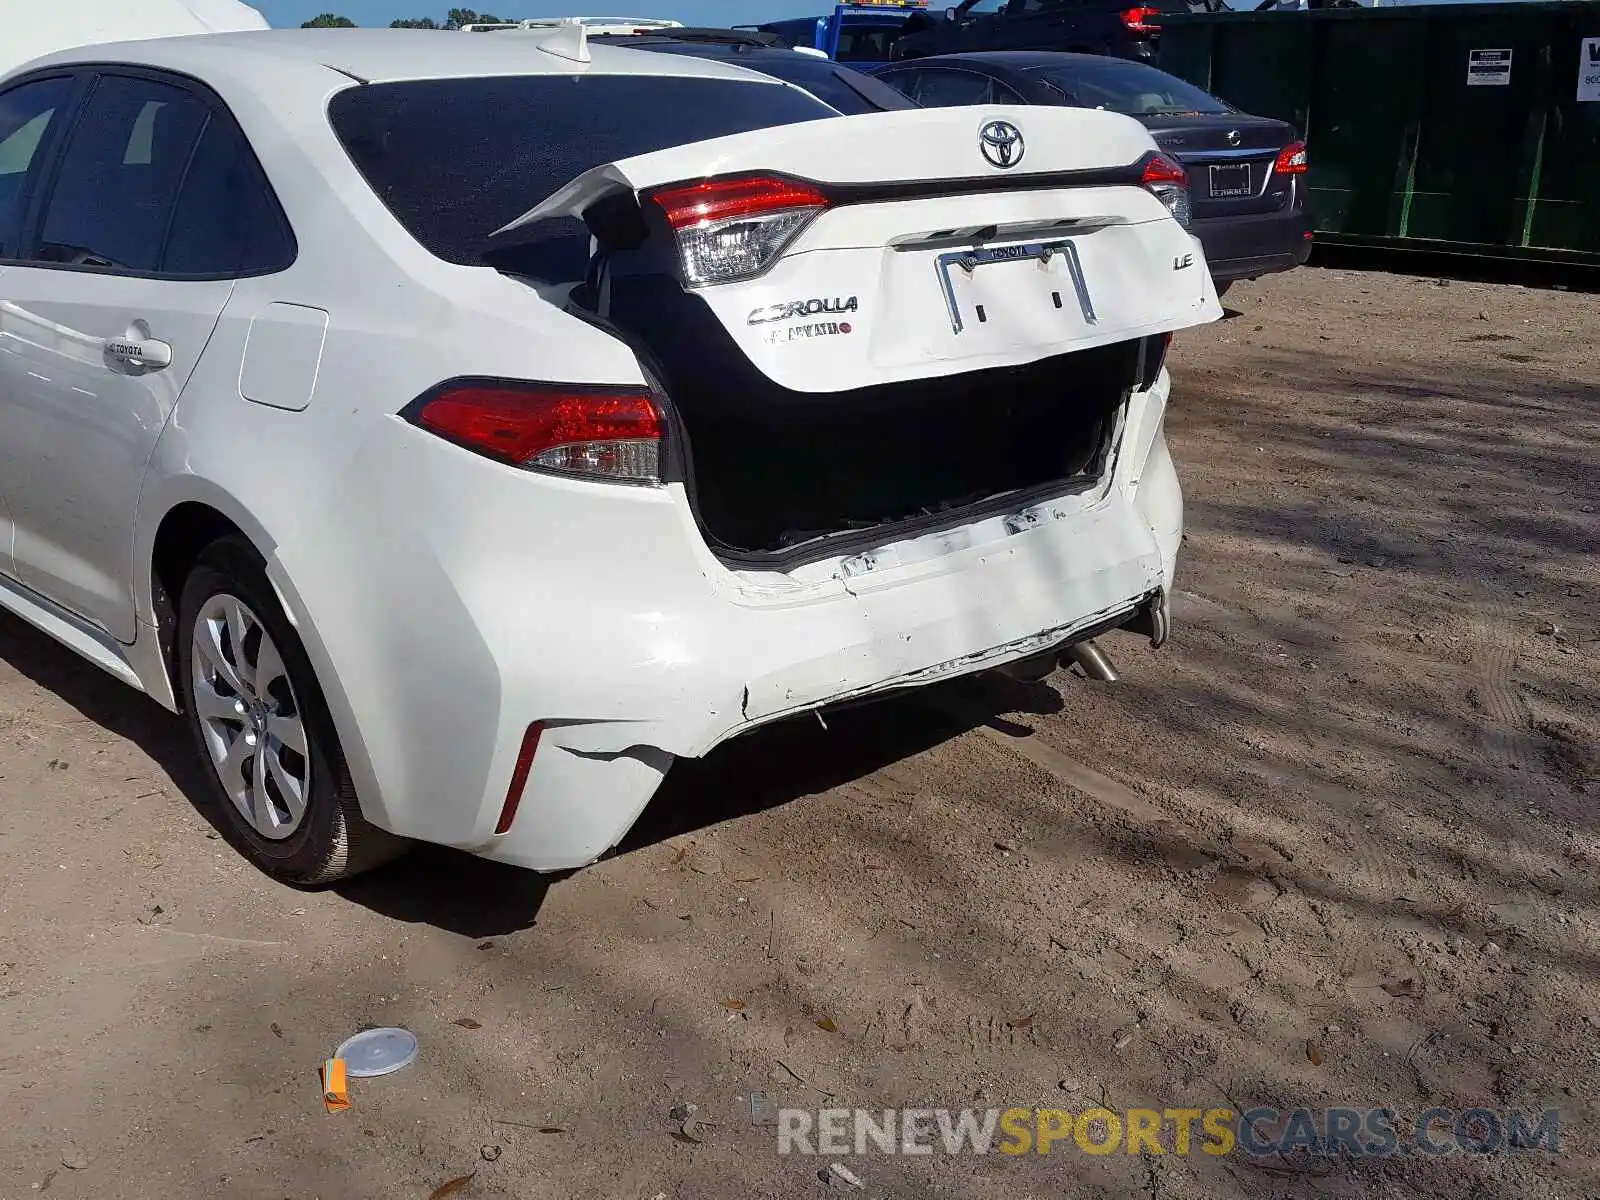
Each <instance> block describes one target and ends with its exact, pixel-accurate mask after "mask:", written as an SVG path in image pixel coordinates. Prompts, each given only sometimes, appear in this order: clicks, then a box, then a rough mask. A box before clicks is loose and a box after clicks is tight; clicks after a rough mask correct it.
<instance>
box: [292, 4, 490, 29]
mask: <svg viewBox="0 0 1600 1200" xmlns="http://www.w3.org/2000/svg"><path fill="white" fill-rule="evenodd" d="M506 22H507V18H505V17H497V16H494V15H493V14H492V13H479V12H473V11H472V9H470V8H452V9H451V10H450V11H449V12H448V13H446V14H445V18H444V20H443V21H435V20H434V19H433V18H432V17H404V18H401V19H400V20H397V21H390V22H389V28H390V29H460V28H461V27H462V26H463V25H500V24H505V23H506ZM355 27H356V23H355V22H354V21H352V20H351V19H350V18H349V17H341V16H339V14H338V13H323V14H322V15H321V16H318V17H312V18H311V20H309V21H302V22H301V23H300V28H301V29H354V28H355Z"/></svg>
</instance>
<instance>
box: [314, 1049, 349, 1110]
mask: <svg viewBox="0 0 1600 1200" xmlns="http://www.w3.org/2000/svg"><path fill="white" fill-rule="evenodd" d="M320 1074H321V1075H322V1104H323V1107H324V1108H326V1109H327V1110H328V1111H329V1112H343V1111H344V1110H345V1109H347V1108H349V1107H350V1085H349V1084H348V1083H347V1082H346V1081H345V1072H344V1059H342V1058H330V1059H328V1060H327V1061H326V1062H324V1063H323V1064H322V1071H321V1072H320Z"/></svg>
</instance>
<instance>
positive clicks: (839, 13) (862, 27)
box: [735, 0, 933, 71]
mask: <svg viewBox="0 0 1600 1200" xmlns="http://www.w3.org/2000/svg"><path fill="white" fill-rule="evenodd" d="M932 24H933V20H932V18H930V17H929V16H928V0H852V3H849V4H837V5H835V6H834V9H833V12H832V13H830V14H828V15H826V16H821V17H799V18H795V19H793V20H787V21H769V22H767V23H766V24H764V25H738V26H735V28H737V29H754V30H759V31H760V32H762V33H772V34H776V35H777V36H778V37H780V38H782V39H783V40H784V41H785V42H787V43H788V44H789V45H790V46H793V47H794V48H795V49H797V50H815V51H820V52H821V53H823V54H826V55H827V56H828V57H829V58H831V59H833V61H834V62H841V63H849V64H850V65H851V66H852V67H856V68H857V69H859V70H863V71H870V70H872V69H873V68H874V67H881V66H883V65H884V64H885V63H887V62H888V61H889V57H890V55H889V48H890V47H891V46H892V45H894V43H895V41H896V39H898V38H899V37H900V36H901V35H902V34H904V33H908V32H910V31H911V30H913V29H915V28H917V27H919V26H921V27H926V26H930V25H932Z"/></svg>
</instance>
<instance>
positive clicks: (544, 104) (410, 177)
mask: <svg viewBox="0 0 1600 1200" xmlns="http://www.w3.org/2000/svg"><path fill="white" fill-rule="evenodd" d="M834 115H835V114H834V112H833V111H832V110H831V109H829V108H828V107H826V106H825V105H824V104H822V103H821V102H820V101H818V100H816V99H815V98H813V97H811V96H808V95H806V94H805V93H803V92H799V91H796V90H795V89H794V88H790V87H784V86H781V85H779V84H762V83H745V82H742V81H739V80H729V79H699V78H678V77H672V76H650V75H588V76H557V75H519V76H506V77H494V78H487V79H484V78H476V79H431V80H420V81H416V82H407V83H383V84H369V85H367V86H365V87H353V88H349V89H347V90H345V91H343V92H341V93H339V94H338V95H337V96H335V97H334V98H333V102H332V104H331V105H330V106H329V110H328V116H329V120H330V121H331V122H332V125H333V129H334V132H335V133H336V134H337V135H338V137H339V140H340V141H341V142H342V143H343V144H344V148H345V151H346V152H347V153H348V154H349V155H350V158H351V160H352V161H353V162H354V163H355V165H356V167H357V169H358V170H360V172H361V174H362V175H363V176H364V177H365V178H366V181H367V183H368V184H369V185H370V186H371V187H372V190H373V191H374V192H376V193H377V195H378V197H379V198H380V199H381V200H382V201H383V202H384V204H385V205H387V206H388V208H389V211H390V212H392V213H393V214H394V215H395V217H396V219H397V220H399V222H400V223H401V224H402V225H404V226H405V228H406V229H407V230H408V231H409V232H410V234H411V236H412V237H414V238H416V239H417V241H419V242H420V243H422V245H423V246H424V247H425V248H426V249H427V250H428V251H429V252H430V253H432V254H434V255H436V256H438V257H439V258H442V259H445V260H447V261H449V262H454V263H463V264H466V265H473V266H475V265H481V264H484V263H485V262H486V258H485V253H486V251H487V250H488V241H487V239H488V236H489V234H491V233H493V232H494V231H495V230H496V229H498V228H500V227H501V226H502V225H504V224H506V223H507V222H508V221H511V220H513V219H515V218H516V217H519V216H521V215H522V214H523V213H525V212H527V211H528V209H530V208H532V207H533V206H534V205H535V204H537V203H538V202H539V201H541V200H543V199H544V198H545V197H546V196H548V195H549V194H550V193H551V192H553V191H555V190H556V189H557V188H558V187H560V186H561V185H562V184H565V183H567V182H569V181H571V180H572V179H573V178H574V177H575V176H577V175H581V174H582V173H583V172H584V171H587V170H589V169H590V168H591V167H597V166H600V165H602V164H604V163H608V162H613V161H615V160H617V159H619V158H631V157H633V156H634V155H637V154H649V153H651V152H653V151H656V150H664V149H666V148H667V147H669V146H681V145H684V144H686V143H689V142H698V141H703V140H705V139H707V138H715V137H723V136H725V135H728V134H736V133H748V132H750V131H752V130H757V129H767V128H771V127H773V126H777V125H790V124H794V123H795V122H798V121H812V120H817V119H820V118H823V117H832V116H834ZM563 225H565V226H567V228H562V226H563ZM544 237H545V238H546V239H547V240H548V242H549V245H548V254H546V255H542V256H540V257H541V258H542V259H543V261H542V262H541V265H540V266H539V268H538V269H537V270H536V271H534V273H536V274H538V275H539V276H541V277H543V278H547V279H553V280H564V281H570V280H577V279H580V278H582V277H583V274H584V271H585V270H586V269H587V266H588V246H589V242H588V234H587V232H586V231H585V230H584V229H583V227H582V225H580V224H579V223H577V222H570V223H569V222H551V223H550V226H549V228H548V229H547V230H546V231H544Z"/></svg>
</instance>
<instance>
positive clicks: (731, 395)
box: [603, 277, 1165, 561]
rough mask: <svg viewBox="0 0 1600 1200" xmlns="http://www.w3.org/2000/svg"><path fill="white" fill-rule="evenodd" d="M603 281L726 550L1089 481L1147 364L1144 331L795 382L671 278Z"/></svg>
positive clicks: (852, 530) (943, 513)
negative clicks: (998, 356)
mask: <svg viewBox="0 0 1600 1200" xmlns="http://www.w3.org/2000/svg"><path fill="white" fill-rule="evenodd" d="M606 290H607V293H608V295H607V300H608V303H607V304H606V305H605V310H606V311H605V312H604V313H603V315H604V317H605V318H606V319H607V320H608V321H609V322H610V323H611V324H612V325H613V326H614V327H616V328H617V329H619V330H621V331H622V332H624V333H625V334H626V335H627V336H628V337H629V339H630V340H631V341H632V342H633V344H634V345H635V347H636V348H637V349H638V350H639V351H640V353H641V356H642V357H643V358H644V359H645V360H646V362H647V363H648V365H649V366H650V368H651V370H652V371H653V372H654V373H655V374H656V376H657V377H658V379H659V380H660V382H661V384H662V386H663V388H664V389H665V391H666V392H667V395H668V397H669V399H670V400H671V403H672V406H673V408H674V410H675V411H676V412H677V414H678V417H679V420H680V421H681V423H682V427H683V430H684V432H685V434H686V435H687V443H688V446H687V454H685V455H684V459H685V465H686V468H687V470H688V473H689V475H688V479H687V483H688V485H689V489H690V494H691V496H692V498H693V500H694V505H695V510H696V514H697V516H698V519H699V521H700V525H701V528H702V531H703V532H704V533H705V535H706V537H707V539H708V541H709V543H710V544H711V545H712V547H713V549H714V550H716V551H717V552H718V553H719V554H721V555H723V556H724V557H727V558H731V559H736V560H744V561H758V560H763V559H764V560H768V561H774V560H793V559H798V558H805V557H812V556H815V555H816V554H818V553H825V552H833V551H835V550H837V549H840V548H842V547H841V546H840V543H841V542H845V541H849V542H855V541H857V540H858V538H859V539H861V540H872V539H878V538H881V537H882V536H884V535H886V534H888V533H889V532H890V531H891V530H893V531H895V532H896V533H899V534H907V533H910V532H911V531H912V529H913V528H914V527H915V526H918V525H931V524H946V523H948V522H949V521H950V520H951V518H952V517H955V516H956V515H957V514H966V513H974V510H976V509H979V508H982V507H984V506H986V505H987V504H988V503H990V502H996V503H1005V502H1006V499H1005V498H1011V500H1012V502H1016V500H1017V498H1019V497H1020V496H1022V495H1024V494H1033V493H1044V492H1052V491H1053V492H1061V491H1066V490H1070V489H1071V488H1072V487H1073V486H1074V485H1075V484H1076V485H1080V486H1088V485H1090V484H1092V483H1093V482H1094V481H1095V480H1096V479H1098V478H1099V476H1100V475H1101V473H1102V472H1103V471H1104V470H1105V468H1106V465H1107V463H1108V461H1109V459H1110V452H1111V449H1112V445H1113V439H1114V436H1115V433H1116V429H1117V425H1118V420H1119V415H1120V412H1121V409H1122V406H1123V404H1124V402H1125V400H1126V399H1127V396H1128V392H1129V390H1130V389H1131V388H1132V387H1135V386H1137V385H1138V382H1139V380H1140V379H1141V377H1143V376H1145V375H1146V374H1148V375H1149V376H1151V377H1153V375H1154V370H1155V368H1156V366H1157V364H1156V363H1155V361H1154V358H1153V355H1152V354H1147V353H1146V350H1147V348H1148V347H1147V344H1146V341H1145V340H1133V341H1125V342H1119V343H1115V344H1112V345H1109V346H1101V347H1096V348H1094V349H1089V350H1083V351H1079V352H1076V353H1070V354H1061V355H1056V356H1053V357H1048V358H1043V359H1039V360H1037V361H1035V362H1032V363H1027V364H1023V365H1018V366H1009V367H1001V368H993V369H989V370H981V371H971V372H966V373H962V374H956V375H945V376H941V377H936V378H932V379H920V380H912V381H907V382H897V383H888V384H880V385H877V386H872V387H863V388H856V389H851V390H847V391H837V392H821V393H819V392H797V391H791V390H789V389H787V388H784V387H782V386H780V385H778V384H777V383H775V382H773V381H772V380H771V379H769V378H768V377H767V376H766V375H764V374H762V373H761V372H760V371H759V370H758V369H757V368H756V367H755V366H753V365H752V364H751V362H750V360H749V358H748V357H746V355H745V354H744V352H743V351H742V350H741V349H740V347H739V346H738V345H737V344H736V343H735V342H734V340H733V339H732V337H731V336H730V335H729V333H728V331H727V330H726V328H725V327H724V326H723V324H722V323H721V321H719V320H718V318H717V317H716V316H715V315H714V314H713V313H712V312H711V310H710V309H709V308H708V307H707V306H706V305H705V303H704V302H703V301H702V300H701V299H700V298H699V297H697V296H695V295H692V294H685V293H684V292H683V291H682V290H681V289H680V288H679V287H678V285H677V284H676V282H675V281H672V280H670V279H664V278H661V277H632V278H626V279H624V278H618V279H613V280H612V281H611V283H610V286H609V287H608V288H607V289H606ZM1148 341H1149V342H1151V343H1156V344H1159V345H1164V342H1165V339H1163V338H1156V339H1148ZM897 527H898V528H897ZM851 535H855V536H851Z"/></svg>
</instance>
